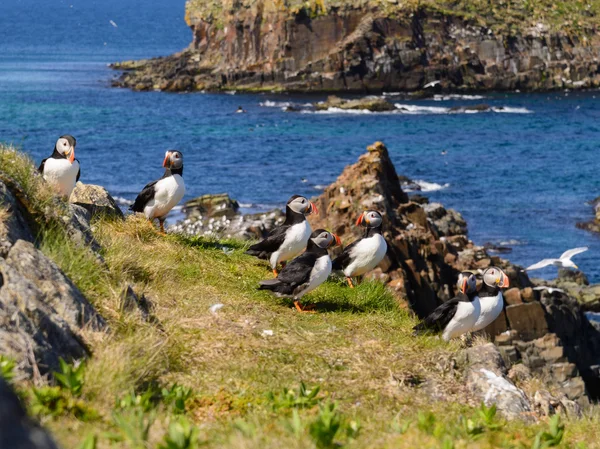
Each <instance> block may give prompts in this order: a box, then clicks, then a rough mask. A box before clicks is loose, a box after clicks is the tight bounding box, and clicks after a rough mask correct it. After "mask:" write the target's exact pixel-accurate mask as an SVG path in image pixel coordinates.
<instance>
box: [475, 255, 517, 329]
mask: <svg viewBox="0 0 600 449" xmlns="http://www.w3.org/2000/svg"><path fill="white" fill-rule="evenodd" d="M482 277H483V284H482V286H481V289H480V290H479V293H478V294H477V296H478V297H479V302H480V304H481V313H480V315H479V318H478V319H477V322H476V323H475V326H473V332H475V331H479V330H482V329H484V328H486V327H487V326H488V325H489V324H491V323H493V322H494V320H495V319H496V318H498V316H499V315H500V314H501V313H502V310H504V297H503V296H502V290H503V289H505V288H508V286H509V281H508V276H507V275H506V273H505V272H504V271H502V270H501V269H500V268H497V267H489V268H486V269H485V271H484V272H483V276H482Z"/></svg>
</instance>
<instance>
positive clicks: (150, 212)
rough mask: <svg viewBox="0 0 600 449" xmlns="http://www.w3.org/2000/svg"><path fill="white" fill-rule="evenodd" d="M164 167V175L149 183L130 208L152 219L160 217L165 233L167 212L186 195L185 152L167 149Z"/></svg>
mask: <svg viewBox="0 0 600 449" xmlns="http://www.w3.org/2000/svg"><path fill="white" fill-rule="evenodd" d="M163 167H164V168H165V173H164V175H163V177H162V178H160V179H159V180H157V181H152V182H151V183H149V184H147V185H146V186H145V187H144V188H143V189H142V191H141V192H140V194H139V195H138V196H137V198H136V199H135V202H134V203H133V205H131V206H130V207H129V210H131V211H133V212H143V213H144V215H145V216H146V218H147V219H148V220H150V221H152V220H154V219H155V218H158V221H159V223H160V231H161V232H162V233H163V234H164V232H165V227H164V224H165V219H166V216H167V214H168V213H169V212H170V211H171V209H173V207H175V205H177V203H179V201H181V199H182V198H183V195H185V184H184V182H183V154H181V152H180V151H176V150H170V151H167V152H166V153H165V160H164V161H163Z"/></svg>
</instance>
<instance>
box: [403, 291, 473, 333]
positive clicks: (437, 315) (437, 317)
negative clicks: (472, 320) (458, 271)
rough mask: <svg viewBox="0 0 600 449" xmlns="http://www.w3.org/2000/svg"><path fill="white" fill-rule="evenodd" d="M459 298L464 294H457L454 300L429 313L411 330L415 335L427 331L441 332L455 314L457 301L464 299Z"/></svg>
mask: <svg viewBox="0 0 600 449" xmlns="http://www.w3.org/2000/svg"><path fill="white" fill-rule="evenodd" d="M461 296H464V293H459V294H458V295H457V296H455V297H454V298H452V299H450V300H448V301H446V302H445V303H443V304H442V305H440V306H439V307H438V308H437V309H435V310H434V311H433V312H431V314H429V316H428V317H427V318H425V319H424V320H423V321H421V322H420V323H419V324H417V325H416V326H415V327H414V328H413V330H414V331H415V332H416V333H419V332H422V331H425V330H427V329H432V330H436V331H441V330H442V329H444V328H445V327H446V326H447V325H448V323H449V322H450V320H451V319H452V317H453V316H454V314H455V313H456V308H457V307H458V303H459V301H460V300H461V299H464V298H461Z"/></svg>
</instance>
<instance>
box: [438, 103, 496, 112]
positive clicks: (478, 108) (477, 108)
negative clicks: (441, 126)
mask: <svg viewBox="0 0 600 449" xmlns="http://www.w3.org/2000/svg"><path fill="white" fill-rule="evenodd" d="M491 110H492V108H490V105H489V104H476V105H473V106H453V107H451V108H450V109H449V110H448V112H450V113H453V112H488V111H491Z"/></svg>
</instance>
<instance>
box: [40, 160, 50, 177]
mask: <svg viewBox="0 0 600 449" xmlns="http://www.w3.org/2000/svg"><path fill="white" fill-rule="evenodd" d="M48 159H49V158H46V159H44V160H43V161H42V163H41V164H40V166H39V167H38V171H39V172H40V173H41V174H42V175H43V174H44V167H45V166H46V161H47V160H48Z"/></svg>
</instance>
